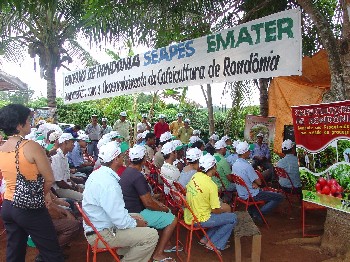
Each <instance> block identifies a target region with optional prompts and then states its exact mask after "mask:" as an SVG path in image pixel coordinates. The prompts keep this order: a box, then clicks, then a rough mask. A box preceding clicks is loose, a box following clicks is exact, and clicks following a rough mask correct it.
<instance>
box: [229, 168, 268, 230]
mask: <svg viewBox="0 0 350 262" xmlns="http://www.w3.org/2000/svg"><path fill="white" fill-rule="evenodd" d="M231 177H232V180H233V181H234V183H235V184H236V185H238V186H242V187H244V188H245V189H246V190H247V192H248V198H247V199H243V198H240V197H239V196H238V192H236V196H235V200H234V202H233V207H232V208H233V211H235V210H236V206H237V201H238V202H241V203H242V204H244V205H245V210H246V211H247V210H248V207H249V206H253V205H254V206H255V207H256V209H257V210H258V211H259V213H260V216H261V218H262V219H263V221H264V223H265V224H266V226H267V228H269V224H268V223H267V221H266V219H265V217H264V215H263V214H262V213H261V210H260V208H259V205H264V204H265V201H262V200H260V201H255V200H254V198H253V196H252V194H251V193H250V191H249V188H248V186H247V184H246V183H245V181H244V180H243V179H242V178H241V177H240V176H237V175H235V174H231Z"/></svg>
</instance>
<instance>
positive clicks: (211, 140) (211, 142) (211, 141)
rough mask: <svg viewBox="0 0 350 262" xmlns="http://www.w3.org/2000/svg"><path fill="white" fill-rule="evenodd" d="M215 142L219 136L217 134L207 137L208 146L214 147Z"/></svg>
mask: <svg viewBox="0 0 350 262" xmlns="http://www.w3.org/2000/svg"><path fill="white" fill-rule="evenodd" d="M217 141H219V136H218V135H217V134H212V135H211V136H210V137H209V142H210V144H212V145H214V144H215V143H216V142H217Z"/></svg>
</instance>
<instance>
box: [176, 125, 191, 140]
mask: <svg viewBox="0 0 350 262" xmlns="http://www.w3.org/2000/svg"><path fill="white" fill-rule="evenodd" d="M192 134H193V128H192V127H188V128H187V129H186V128H185V127H181V128H180V129H179V133H178V137H179V139H180V141H181V142H182V143H184V144H188V143H189V142H190V137H191V136H192Z"/></svg>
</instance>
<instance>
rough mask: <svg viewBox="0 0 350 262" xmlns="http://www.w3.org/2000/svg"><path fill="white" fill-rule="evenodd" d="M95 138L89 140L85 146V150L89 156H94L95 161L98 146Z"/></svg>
mask: <svg viewBox="0 0 350 262" xmlns="http://www.w3.org/2000/svg"><path fill="white" fill-rule="evenodd" d="M97 143H98V141H97V140H94V141H91V142H90V143H89V144H88V146H87V151H88V154H89V155H90V156H92V157H93V158H94V160H95V161H96V160H97V158H98V148H97Z"/></svg>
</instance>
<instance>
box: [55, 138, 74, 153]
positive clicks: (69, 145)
mask: <svg viewBox="0 0 350 262" xmlns="http://www.w3.org/2000/svg"><path fill="white" fill-rule="evenodd" d="M74 141H76V139H75V138H74V137H73V136H72V134H71V133H63V134H62V135H61V136H60V137H59V138H58V145H59V148H61V150H62V152H63V154H67V153H68V152H71V151H72V150H73V148H74Z"/></svg>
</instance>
